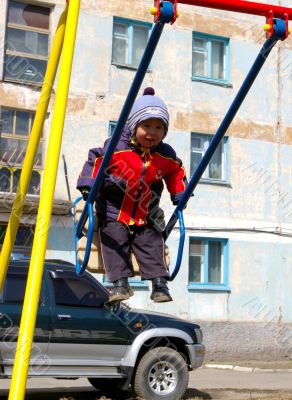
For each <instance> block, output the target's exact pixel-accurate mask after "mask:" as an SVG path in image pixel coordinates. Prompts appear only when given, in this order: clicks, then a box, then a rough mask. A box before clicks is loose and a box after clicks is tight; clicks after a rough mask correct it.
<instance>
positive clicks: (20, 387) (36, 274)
mask: <svg viewBox="0 0 292 400" xmlns="http://www.w3.org/2000/svg"><path fill="white" fill-rule="evenodd" d="M79 7H80V0H70V2H69V9H68V18H67V24H66V31H65V38H64V45H63V51H62V59H61V66H60V75H59V80H58V87H57V92H56V100H55V106H54V114H53V119H52V126H51V133H50V139H49V144H48V152H47V160H46V165H45V171H44V181H43V186H42V191H41V196H40V205H39V211H38V216H37V223H36V230H35V236H34V241H33V247H32V254H31V261H30V266H29V273H28V279H27V285H26V291H25V298H24V304H23V311H22V316H21V323H20V328H19V336H18V342H17V347H16V355H15V362H14V368H13V374H12V381H11V388H10V393H9V398H8V399H9V400H12V399H13V400H22V399H24V396H25V387H26V380H27V375H28V368H29V362H30V355H31V348H32V341H33V335H34V328H35V321H36V315H37V309H38V302H39V294H40V288H41V283H42V276H43V268H44V259H45V253H46V245H47V239H48V233H49V227H50V219H51V211H52V206H53V198H54V189H55V184H56V177H57V169H58V162H59V156H60V148H61V142H62V131H63V125H64V119H65V111H66V104H67V97H68V91H69V83H70V75H71V69H72V61H73V54H74V45H75V38H76V31H77V22H78V15H79Z"/></svg>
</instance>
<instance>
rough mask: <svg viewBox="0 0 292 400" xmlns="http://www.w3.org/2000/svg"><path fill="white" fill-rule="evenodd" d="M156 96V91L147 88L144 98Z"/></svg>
mask: <svg viewBox="0 0 292 400" xmlns="http://www.w3.org/2000/svg"><path fill="white" fill-rule="evenodd" d="M147 95H148V96H154V95H155V90H154V89H153V88H152V87H147V88H145V89H144V92H143V96H147Z"/></svg>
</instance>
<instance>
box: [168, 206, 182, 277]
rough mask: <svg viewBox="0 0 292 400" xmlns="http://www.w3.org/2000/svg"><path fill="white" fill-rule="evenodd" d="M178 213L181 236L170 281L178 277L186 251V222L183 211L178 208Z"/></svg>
mask: <svg viewBox="0 0 292 400" xmlns="http://www.w3.org/2000/svg"><path fill="white" fill-rule="evenodd" d="M177 213H178V220H179V231H180V236H179V244H178V252H177V258H176V263H175V267H174V269H173V271H172V274H171V275H170V278H169V280H170V281H173V280H174V278H175V277H176V275H177V273H178V271H179V269H180V265H181V260H182V256H183V251H184V244H185V224H184V218H183V213H182V211H180V210H178V212H177Z"/></svg>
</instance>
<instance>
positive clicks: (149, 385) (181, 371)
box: [134, 347, 189, 400]
mask: <svg viewBox="0 0 292 400" xmlns="http://www.w3.org/2000/svg"><path fill="white" fill-rule="evenodd" d="M188 382H189V374H188V367H187V363H186V361H185V360H184V358H183V357H182V356H181V354H180V353H178V352H177V351H175V350H173V349H170V348H167V347H156V348H154V349H152V350H150V351H149V352H147V353H146V354H145V355H144V356H143V357H142V358H141V360H140V362H139V364H138V367H137V369H136V373H135V377H134V391H135V393H136V394H137V395H138V396H140V397H142V398H143V399H147V400H161V399H163V400H179V399H181V398H182V396H183V395H184V393H185V391H186V389H187V386H188Z"/></svg>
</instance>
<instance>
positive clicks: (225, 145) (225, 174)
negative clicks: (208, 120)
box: [189, 132, 230, 186]
mask: <svg viewBox="0 0 292 400" xmlns="http://www.w3.org/2000/svg"><path fill="white" fill-rule="evenodd" d="M195 136H196V137H198V138H199V139H200V140H202V139H204V140H207V141H208V142H209V145H208V147H209V146H210V142H211V141H212V139H213V137H214V136H215V135H212V134H207V133H201V132H191V136H190V164H189V165H190V177H192V176H193V174H194V173H195V170H194V171H193V170H192V154H193V153H194V152H193V150H192V147H193V146H192V140H193V139H194V138H195ZM201 150H202V151H201V154H202V157H204V155H205V153H206V150H204V149H203V148H201ZM198 152H199V149H198ZM229 153H230V144H229V136H224V138H223V140H222V153H221V162H222V178H221V179H215V178H210V177H208V176H206V174H207V171H208V168H206V170H205V171H204V173H203V175H202V177H201V178H200V181H199V182H200V183H208V184H214V185H225V186H230V170H229V165H230V155H229ZM211 160H212V158H211ZM210 162H211V161H210ZM209 165H210V163H209V164H208V167H209ZM208 174H209V172H208Z"/></svg>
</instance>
